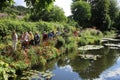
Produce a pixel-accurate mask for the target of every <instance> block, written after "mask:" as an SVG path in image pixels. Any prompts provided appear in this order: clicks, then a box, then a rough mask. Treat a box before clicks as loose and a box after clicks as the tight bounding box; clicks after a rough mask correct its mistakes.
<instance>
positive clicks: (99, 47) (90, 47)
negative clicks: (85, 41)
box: [78, 45, 104, 50]
mask: <svg viewBox="0 0 120 80" xmlns="http://www.w3.org/2000/svg"><path fill="white" fill-rule="evenodd" d="M103 47H104V46H100V45H86V46H82V47H80V48H78V50H95V49H101V48H103Z"/></svg>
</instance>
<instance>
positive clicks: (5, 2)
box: [0, 0, 14, 10]
mask: <svg viewBox="0 0 120 80" xmlns="http://www.w3.org/2000/svg"><path fill="white" fill-rule="evenodd" d="M13 3H14V0H0V10H2V9H3V8H4V7H7V6H10V5H12V4H13Z"/></svg>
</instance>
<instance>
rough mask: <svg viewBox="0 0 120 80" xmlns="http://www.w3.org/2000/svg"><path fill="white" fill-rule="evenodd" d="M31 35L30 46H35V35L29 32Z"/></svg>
mask: <svg viewBox="0 0 120 80" xmlns="http://www.w3.org/2000/svg"><path fill="white" fill-rule="evenodd" d="M29 35H30V37H29V41H30V45H34V35H33V33H32V32H31V31H30V32H29Z"/></svg>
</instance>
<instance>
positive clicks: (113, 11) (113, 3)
mask: <svg viewBox="0 0 120 80" xmlns="http://www.w3.org/2000/svg"><path fill="white" fill-rule="evenodd" d="M109 15H110V18H111V22H112V24H111V25H113V24H115V19H116V18H117V17H118V15H119V8H118V5H117V0H110V9H109Z"/></svg>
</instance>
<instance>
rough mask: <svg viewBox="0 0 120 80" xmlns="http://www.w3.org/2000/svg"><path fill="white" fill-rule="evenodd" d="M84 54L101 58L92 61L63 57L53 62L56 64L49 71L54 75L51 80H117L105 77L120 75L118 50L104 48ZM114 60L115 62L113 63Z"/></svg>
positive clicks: (70, 55) (73, 56) (75, 56)
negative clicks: (98, 55) (100, 56)
mask: <svg viewBox="0 0 120 80" xmlns="http://www.w3.org/2000/svg"><path fill="white" fill-rule="evenodd" d="M85 53H86V54H93V53H94V54H101V55H102V58H100V59H98V60H96V61H94V60H84V59H81V58H80V57H78V56H77V55H75V54H69V55H65V56H63V57H61V58H60V59H58V60H56V61H55V63H56V64H55V66H53V68H52V69H51V70H52V71H53V73H54V74H55V76H54V77H53V78H52V80H93V79H96V80H117V79H112V78H111V77H109V78H108V77H106V75H108V76H109V75H110V76H111V75H112V76H114V74H112V73H114V72H115V75H120V59H119V58H118V56H119V50H114V49H109V48H104V49H102V50H97V51H87V52H85ZM116 60H117V62H115V61H116ZM68 61H69V63H68ZM116 65H117V66H116ZM111 66H112V67H111ZM114 66H116V67H114ZM109 67H111V68H109ZM106 69H107V70H106ZM107 71H108V72H109V71H110V73H109V74H108V72H107ZM116 71H118V72H116ZM115 77H116V76H115ZM119 77H120V76H119Z"/></svg>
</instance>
